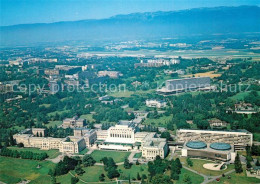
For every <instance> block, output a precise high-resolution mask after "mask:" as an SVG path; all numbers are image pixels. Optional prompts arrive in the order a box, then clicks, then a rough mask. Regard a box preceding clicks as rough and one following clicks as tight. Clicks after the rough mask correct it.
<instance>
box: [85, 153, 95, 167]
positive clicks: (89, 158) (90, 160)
mask: <svg viewBox="0 0 260 184" xmlns="http://www.w3.org/2000/svg"><path fill="white" fill-rule="evenodd" d="M82 163H83V165H84V167H90V166H93V165H94V164H95V163H96V160H94V158H93V157H92V156H91V155H85V156H84V157H83V161H82Z"/></svg>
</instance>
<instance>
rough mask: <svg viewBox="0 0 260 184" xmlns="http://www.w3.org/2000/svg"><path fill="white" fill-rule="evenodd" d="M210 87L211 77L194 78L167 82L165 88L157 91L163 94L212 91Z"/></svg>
mask: <svg viewBox="0 0 260 184" xmlns="http://www.w3.org/2000/svg"><path fill="white" fill-rule="evenodd" d="M210 87H211V86H210V77H192V78H183V79H171V80H167V81H166V82H165V87H164V88H162V89H159V90H157V92H158V93H161V94H174V93H179V92H189V91H192V90H206V89H210Z"/></svg>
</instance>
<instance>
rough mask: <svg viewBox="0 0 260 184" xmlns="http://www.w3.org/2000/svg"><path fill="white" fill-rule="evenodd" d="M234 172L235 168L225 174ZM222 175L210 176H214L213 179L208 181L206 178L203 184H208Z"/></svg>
mask: <svg viewBox="0 0 260 184" xmlns="http://www.w3.org/2000/svg"><path fill="white" fill-rule="evenodd" d="M233 172H235V169H232V170H230V171H228V172H225V173H224V174H225V175H228V174H231V173H233ZM221 177H222V175H219V176H213V177H212V176H210V178H212V179H210V180H209V179H208V180H207V181H205V180H204V182H203V183H202V184H206V183H210V182H212V181H215V180H216V179H217V178H221Z"/></svg>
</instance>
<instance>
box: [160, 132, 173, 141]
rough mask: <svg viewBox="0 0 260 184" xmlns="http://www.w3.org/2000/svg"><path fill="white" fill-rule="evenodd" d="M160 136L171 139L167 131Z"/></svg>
mask: <svg viewBox="0 0 260 184" xmlns="http://www.w3.org/2000/svg"><path fill="white" fill-rule="evenodd" d="M161 138H166V140H167V141H169V140H171V134H170V133H169V132H163V133H162V134H161Z"/></svg>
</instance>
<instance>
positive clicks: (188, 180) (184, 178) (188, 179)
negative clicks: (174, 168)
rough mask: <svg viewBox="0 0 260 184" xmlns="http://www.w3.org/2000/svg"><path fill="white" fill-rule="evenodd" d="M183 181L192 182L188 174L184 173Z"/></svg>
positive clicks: (189, 183)
mask: <svg viewBox="0 0 260 184" xmlns="http://www.w3.org/2000/svg"><path fill="white" fill-rule="evenodd" d="M183 182H184V183H186V184H191V183H192V182H191V178H190V176H189V175H188V174H186V173H185V174H184V177H183Z"/></svg>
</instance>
